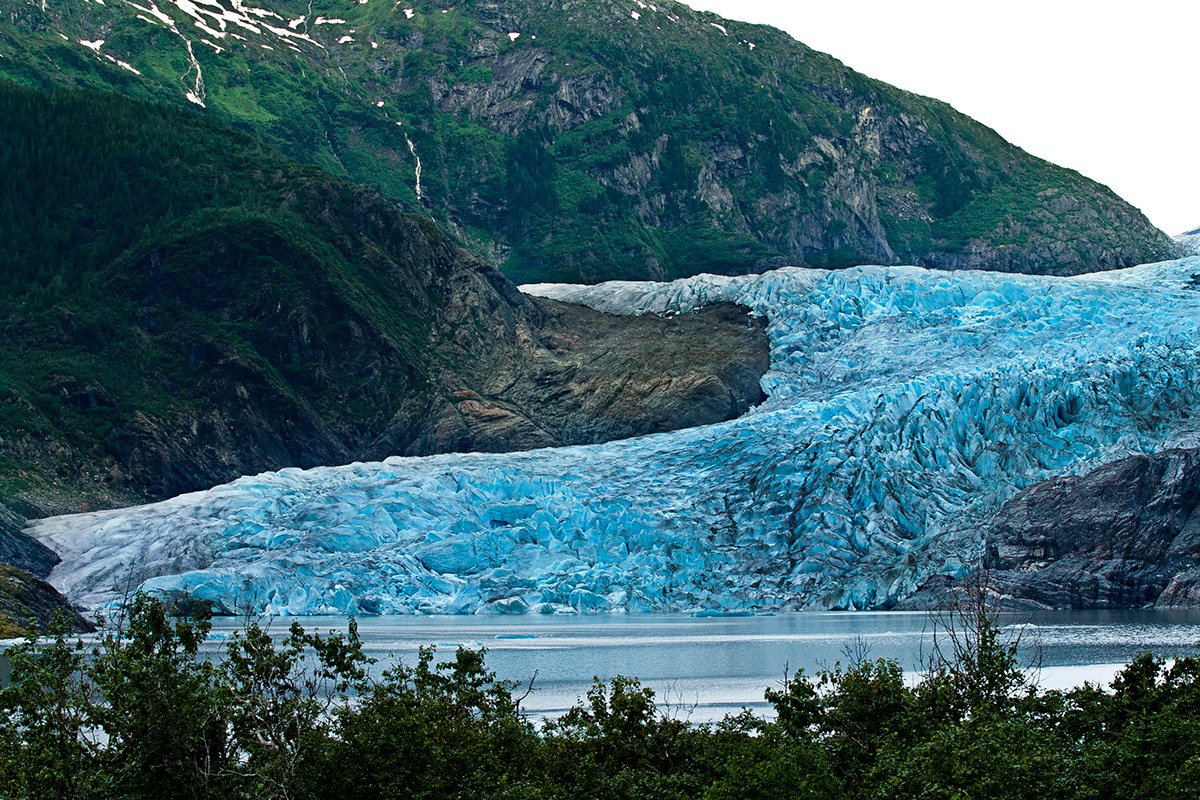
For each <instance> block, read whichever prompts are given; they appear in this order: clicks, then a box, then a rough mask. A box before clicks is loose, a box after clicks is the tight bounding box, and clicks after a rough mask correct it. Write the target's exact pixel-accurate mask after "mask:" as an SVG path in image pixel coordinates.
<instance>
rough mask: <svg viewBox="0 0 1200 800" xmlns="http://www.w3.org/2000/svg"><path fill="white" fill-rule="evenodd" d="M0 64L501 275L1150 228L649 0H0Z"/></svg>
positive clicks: (806, 58) (1066, 179) (768, 39)
mask: <svg viewBox="0 0 1200 800" xmlns="http://www.w3.org/2000/svg"><path fill="white" fill-rule="evenodd" d="M0 76H8V77H10V78H12V79H14V80H18V81H21V82H24V83H27V84H35V85H43V86H45V85H71V86H91V87H97V86H103V87H109V88H112V89H115V90H117V91H120V92H124V93H126V94H130V95H134V96H139V97H154V98H159V99H162V100H168V101H175V102H178V103H181V104H193V105H195V106H196V108H197V109H200V107H203V113H204V114H206V115H207V116H209V117H212V118H216V119H220V120H224V121H226V122H229V123H232V124H234V125H236V126H238V127H240V128H242V129H244V130H247V131H250V132H252V133H254V134H255V135H256V136H258V137H260V138H261V139H263V140H264V141H266V142H268V143H270V144H271V145H273V146H275V147H277V148H279V149H280V150H281V151H282V152H283V153H285V154H286V155H288V156H290V157H293V158H296V159H299V160H301V161H305V162H309V163H314V164H318V165H320V166H322V167H324V168H326V169H328V170H329V171H331V172H332V173H334V174H337V175H341V176H344V177H348V178H350V179H352V180H354V181H356V182H359V183H363V184H367V185H370V186H372V187H375V188H377V189H378V190H379V191H380V192H381V193H382V194H383V195H385V196H387V197H389V198H391V199H393V200H395V201H397V202H400V203H402V204H403V205H404V206H405V207H406V208H408V209H409V210H413V211H424V212H426V213H428V214H430V215H432V217H433V218H434V219H436V220H438V221H439V222H440V223H442V224H443V225H444V226H445V227H446V228H448V229H449V230H450V231H452V232H453V233H454V234H456V235H457V236H458V237H459V238H460V239H461V240H462V241H463V242H465V243H466V244H468V245H469V246H470V247H471V248H472V249H473V250H474V251H475V252H477V253H479V254H481V255H482V256H483V257H484V258H485V259H486V260H487V261H488V262H489V263H491V264H492V265H493V266H498V267H501V268H503V269H504V271H505V272H506V273H507V274H508V275H509V276H510V277H512V278H514V279H515V280H517V281H518V282H523V281H585V282H586V281H594V280H599V279H604V278H640V277H651V278H663V277H675V276H681V275H690V274H696V273H698V272H702V271H708V272H718V273H735V272H744V271H747V270H753V269H760V268H763V267H766V266H771V265H778V264H782V263H793V264H803V265H812V266H830V267H841V266H848V265H852V264H858V263H881V264H895V263H915V264H919V265H926V266H932V267H939V268H947V269H959V268H985V269H993V270H1001V271H1021V272H1034V273H1048V274H1075V273H1080V272H1085V271H1093V270H1104V269H1112V268H1114V267H1120V266H1128V265H1131V264H1136V263H1143V262H1149V261H1154V260H1158V259H1161V258H1166V257H1168V256H1170V255H1171V254H1172V253H1173V252H1174V251H1173V245H1172V243H1171V242H1170V241H1169V240H1168V239H1167V238H1166V237H1165V236H1164V235H1163V234H1162V233H1161V232H1159V231H1157V230H1156V229H1154V228H1153V226H1151V225H1150V224H1149V223H1148V222H1147V221H1146V219H1145V218H1144V217H1143V216H1142V215H1141V214H1140V213H1139V212H1137V211H1136V210H1135V209H1133V208H1131V207H1130V206H1129V205H1127V204H1126V203H1124V202H1123V201H1121V200H1120V199H1119V198H1117V197H1116V196H1115V195H1113V194H1112V192H1110V191H1109V190H1108V189H1106V188H1105V187H1103V186H1100V185H1098V184H1096V183H1094V182H1092V181H1090V180H1088V179H1086V178H1083V177H1082V176H1080V175H1078V174H1077V173H1074V172H1072V171H1070V170H1065V169H1061V168H1059V167H1056V166H1053V165H1051V164H1048V163H1046V162H1044V161H1041V160H1039V159H1036V158H1033V157H1031V156H1029V155H1028V154H1026V153H1024V152H1023V151H1021V150H1019V149H1018V148H1016V147H1013V146H1012V145H1010V144H1008V143H1007V142H1005V141H1004V140H1003V139H1001V138H1000V137H999V136H998V135H997V134H996V133H995V132H994V131H991V130H990V129H988V128H986V127H984V126H982V125H980V124H978V123H976V122H974V121H972V120H970V119H968V118H967V117H964V116H963V115H961V114H958V113H957V112H955V111H954V110H953V109H952V108H950V107H949V106H947V105H945V104H943V103H940V102H937V101H934V100H930V99H927V98H922V97H918V96H915V95H912V94H909V93H906V92H903V91H901V90H898V89H895V88H893V87H890V86H887V85H886V84H883V83H880V82H878V81H874V80H871V79H869V78H866V77H864V76H862V75H859V74H857V73H855V72H853V71H852V70H849V69H847V68H846V67H845V66H844V65H842V64H841V63H840V62H838V61H837V60H836V59H834V58H831V57H830V56H827V55H824V54H821V53H817V52H815V51H813V50H811V49H809V48H807V47H805V46H804V45H803V44H800V43H798V42H796V41H794V40H793V39H791V38H790V37H788V36H787V35H785V34H783V33H782V32H780V31H777V30H774V29H772V28H769V27H764V26H755V25H748V24H742V23H737V22H732V21H728V20H723V19H720V18H719V17H716V16H713V15H711V14H707V13H701V12H696V11H693V10H691V9H689V8H687V7H686V6H683V5H680V4H678V3H675V2H670V0H665V1H664V2H662V3H649V2H645V1H644V0H630V2H614V1H613V0H503V2H491V1H489V0H464V2H460V3H456V4H455V5H453V7H451V6H449V5H446V6H443V5H441V4H439V3H435V2H432V0H419V1H418V0H414V1H413V2H411V3H410V2H400V3H391V2H386V1H385V0H312V1H310V0H270V2H268V3H266V4H263V5H259V4H247V3H245V2H241V0H196V2H192V0H164V1H163V2H157V1H156V0H144V2H135V0H109V2H101V0H94V1H93V0H0Z"/></svg>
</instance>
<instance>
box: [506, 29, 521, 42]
mask: <svg viewBox="0 0 1200 800" xmlns="http://www.w3.org/2000/svg"><path fill="white" fill-rule="evenodd" d="M520 38H521V34H519V33H517V32H516V31H513V32H512V33H510V34H509V35H508V40H509V41H510V42H515V41H516V40H517V39H520Z"/></svg>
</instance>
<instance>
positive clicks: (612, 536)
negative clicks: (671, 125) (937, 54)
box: [31, 258, 1200, 614]
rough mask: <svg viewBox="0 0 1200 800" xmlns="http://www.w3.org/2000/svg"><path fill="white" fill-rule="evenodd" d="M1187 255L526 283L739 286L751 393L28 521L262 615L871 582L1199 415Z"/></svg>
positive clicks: (1197, 261) (707, 602)
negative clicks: (755, 377) (553, 443)
mask: <svg viewBox="0 0 1200 800" xmlns="http://www.w3.org/2000/svg"><path fill="white" fill-rule="evenodd" d="M1195 274H1200V258H1189V259H1183V260H1180V261H1173V262H1166V263H1163V264H1153V265H1147V266H1143V267H1137V268H1133V269H1129V270H1123V271H1120V272H1115V273H1103V274H1098V275H1091V276H1083V277H1078V278H1071V279H1061V278H1047V277H1032V276H1023V275H1004V274H993V273H978V272H959V273H945V272H932V271H926V270H922V269H917V268H912V267H899V268H898V267H890V268H884V267H860V268H856V269H850V270H843V271H835V272H829V271H821V270H806V269H795V268H787V269H781V270H777V271H774V272H770V273H766V274H763V275H756V276H742V277H716V276H698V277H695V278H689V279H685V280H682V281H676V282H674V283H669V284H658V283H610V284H603V285H600V286H591V287H578V286H535V287H526V289H527V291H530V292H532V293H538V294H542V295H545V296H550V297H557V298H560V299H563V300H567V301H571V302H577V303H584V304H587V305H591V306H593V307H595V308H599V309H602V310H605V311H610V312H615V313H626V314H631V313H640V312H644V311H654V312H659V313H675V312H678V313H683V312H686V311H688V310H690V309H693V308H696V307H698V306H700V305H703V304H705V303H709V302H715V301H732V302H736V303H741V304H743V305H745V306H748V307H749V308H750V309H752V310H753V312H754V313H756V314H761V315H765V316H766V317H767V318H768V320H769V335H770V337H771V347H772V366H771V369H770V371H769V372H768V373H767V374H766V375H765V376H764V378H763V388H764V390H765V391H766V393H767V395H768V400H767V401H766V402H765V403H764V404H763V405H762V406H760V407H758V408H756V409H754V410H752V411H751V412H750V413H748V414H747V415H745V416H743V417H742V418H740V419H737V420H733V421H731V422H727V423H723V424H719V425H713V426H708V427H703V428H693V429H690V430H684V431H677V432H673V433H667V434H657V435H653V436H646V437H641V438H638V439H631V440H626V441H620V442H611V443H608V444H603V445H593V446H586V447H567V448H556V449H546V450H537V451H530V452H523V453H510V454H498V455H484V454H469V455H441V456H432V457H427V458H391V459H388V460H387V461H384V462H381V463H372V464H350V465H348V466H343V467H326V468H318V469H312V470H307V471H301V470H296V469H285V470H282V471H280V472H276V473H268V474H262V475H256V476H252V477H246V478H242V479H239V480H237V481H234V482H232V483H229V484H226V485H224V486H219V487H216V488H214V489H211V490H209V491H206V492H199V493H195V494H190V495H185V496H181V497H177V498H174V499H172V500H168V501H166V502H162V503H157V504H154V505H148V506H143V507H140V508H129V509H120V510H115V511H107V512H100V513H93V514H80V515H73V516H68V517H57V518H53V519H48V520H43V521H41V522H39V523H37V524H36V525H35V526H34V527H33V528H32V529H31V533H32V534H33V535H34V536H35V537H37V538H38V539H40V540H41V541H43V542H44V543H45V544H47V545H48V546H50V547H52V548H53V549H54V550H56V551H57V552H58V553H59V555H60V556H61V557H62V559H63V562H62V563H61V564H60V565H59V566H58V567H57V568H56V569H55V570H54V572H53V574H52V575H51V577H50V580H51V582H52V583H54V584H55V585H56V586H57V587H58V588H59V589H60V590H62V591H63V592H65V593H66V594H67V595H68V596H69V597H70V598H72V599H73V600H74V601H76V602H80V603H83V604H85V605H88V606H91V607H98V606H103V605H105V604H107V603H110V602H112V601H114V600H115V599H117V598H119V597H120V596H121V595H122V594H123V593H124V592H126V591H128V590H129V589H131V588H136V587H143V588H145V589H147V590H149V591H156V592H187V593H190V594H191V595H192V596H194V597H197V598H203V599H205V600H208V601H211V602H212V603H213V604H214V606H216V607H218V608H222V609H225V610H227V611H229V612H239V611H242V610H254V611H259V612H266V613H271V614H323V613H333V612H337V613H342V612H355V613H397V614H399V613H448V614H463V613H501V614H513V613H576V612H623V611H650V610H688V611H694V610H697V609H711V610H715V611H720V612H730V611H737V610H743V609H759V610H764V609H785V608H834V609H865V608H879V607H888V606H889V605H890V604H892V603H894V602H895V601H896V600H897V599H898V598H901V597H903V596H904V595H906V594H908V593H910V592H912V591H913V590H915V589H916V588H917V587H918V586H920V585H921V584H922V582H924V581H925V580H926V579H927V578H929V577H930V576H932V575H938V574H947V575H958V574H961V573H962V572H963V571H964V570H965V565H967V564H969V563H970V561H971V559H973V558H975V557H977V556H978V554H979V550H980V546H981V542H980V534H979V531H980V523H981V522H982V521H984V520H985V519H986V518H987V516H988V515H989V514H990V513H992V512H993V511H994V510H995V509H996V508H997V507H998V506H999V504H1000V503H1001V502H1003V501H1004V500H1005V499H1007V498H1008V497H1010V496H1011V495H1012V494H1013V493H1015V492H1016V491H1017V490H1018V489H1019V488H1021V487H1023V486H1025V485H1027V484H1029V483H1031V482H1033V481H1037V480H1040V479H1043V478H1045V477H1048V476H1051V475H1060V474H1064V473H1070V472H1079V471H1083V470H1086V469H1089V468H1091V467H1093V466H1095V465H1096V464H1097V463H1099V462H1102V461H1105V460H1109V459H1112V458H1117V457H1121V456H1124V455H1126V454H1129V453H1131V452H1148V451H1154V450H1158V449H1161V448H1163V447H1166V446H1173V445H1179V444H1194V443H1195V442H1197V441H1198V439H1200V437H1198V436H1197V428H1198V426H1197V422H1196V417H1195V416H1194V412H1195V409H1197V408H1198V407H1200V403H1198V400H1200V397H1198V394H1200V347H1198V346H1197V333H1198V330H1197V329H1198V326H1200V291H1195V290H1194V289H1193V288H1192V287H1194V286H1195V285H1196V284H1197V283H1200V279H1195V278H1193V275H1195Z"/></svg>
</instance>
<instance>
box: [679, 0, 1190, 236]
mask: <svg viewBox="0 0 1200 800" xmlns="http://www.w3.org/2000/svg"><path fill="white" fill-rule="evenodd" d="M685 2H688V4H689V5H691V6H692V7H694V8H699V9H704V10H707V11H713V12H715V13H717V14H720V15H721V16H723V17H725V18H727V19H734V20H741V21H744V22H757V23H763V24H767V25H773V26H774V27H776V28H782V29H783V30H785V31H787V32H788V33H790V34H791V35H792V36H793V37H795V38H796V39H799V40H800V41H802V42H804V43H805V44H807V45H808V46H809V47H812V48H814V49H816V50H820V51H822V52H825V53H829V54H830V55H833V56H834V57H836V58H838V59H840V60H841V61H842V62H843V63H845V64H846V65H847V66H850V67H852V68H853V69H856V70H858V71H859V72H862V73H865V74H867V75H870V76H871V77H873V78H878V79H880V80H882V81H886V82H887V83H890V84H893V85H895V86H899V87H900V88H902V89H907V90H908V91H910V92H916V93H918V94H923V95H928V96H930V97H936V98H938V99H939V100H944V101H946V102H947V103H949V104H950V105H952V106H954V107H955V108H957V109H958V110H959V111H961V112H963V113H964V114H967V115H969V116H972V117H974V118H975V119H977V120H979V121H980V122H983V123H984V124H986V125H988V126H989V127H991V128H994V129H995V130H996V131H997V132H999V133H1000V135H1001V136H1003V137H1004V138H1006V139H1008V140H1009V141H1010V142H1013V143H1014V144H1016V145H1018V146H1019V147H1022V148H1024V149H1025V150H1026V151H1028V152H1030V153H1032V154H1034V155H1036V156H1040V157H1042V158H1045V159H1048V160H1050V161H1053V162H1055V163H1057V164H1061V165H1063V166H1065V167H1070V168H1072V169H1075V170H1078V171H1079V172H1082V173H1083V174H1084V175H1086V176H1088V177H1089V178H1092V179H1094V180H1097V181H1099V182H1100V183H1103V184H1106V185H1107V186H1109V187H1110V188H1111V189H1113V190H1114V191H1115V192H1116V193H1117V194H1119V195H1121V196H1122V197H1124V198H1125V199H1126V200H1128V201H1129V202H1130V203H1132V204H1133V205H1135V206H1137V207H1138V208H1140V209H1141V210H1142V211H1143V213H1145V214H1146V216H1147V217H1149V218H1150V221H1151V222H1153V223H1154V224H1155V225H1157V226H1159V227H1160V228H1162V229H1163V230H1165V231H1166V232H1167V233H1169V234H1172V235H1174V234H1179V233H1182V232H1184V231H1185V230H1191V229H1192V228H1196V227H1200V153H1197V149H1198V148H1197V141H1198V139H1200V97H1198V96H1197V89H1198V87H1200V2H1197V0H1173V1H1172V2H1167V0H1132V1H1130V0H1126V2H1121V3H1116V2H1111V0H1096V1H1093V2H1080V1H1079V0H1006V2H1004V3H982V2H971V0H892V2H886V1H885V0H820V2H784V1H783V0H685Z"/></svg>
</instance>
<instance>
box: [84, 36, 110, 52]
mask: <svg viewBox="0 0 1200 800" xmlns="http://www.w3.org/2000/svg"><path fill="white" fill-rule="evenodd" d="M79 43H80V44H81V45H83V46H84V47H86V48H87V49H88V50H91V51H92V52H93V53H99V52H100V46H101V45H103V44H104V40H103V39H97V40H96V41H94V42H89V41H86V40H84V39H80V40H79Z"/></svg>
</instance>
